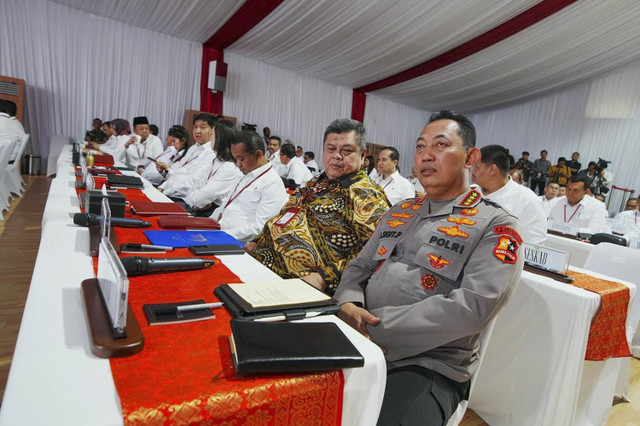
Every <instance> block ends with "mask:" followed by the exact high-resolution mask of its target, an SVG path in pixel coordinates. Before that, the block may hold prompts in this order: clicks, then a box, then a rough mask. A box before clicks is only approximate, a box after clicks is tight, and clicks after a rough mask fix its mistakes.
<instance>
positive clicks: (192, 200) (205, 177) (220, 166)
mask: <svg viewBox="0 0 640 426" xmlns="http://www.w3.org/2000/svg"><path fill="white" fill-rule="evenodd" d="M204 172H205V173H204V174H203V173H202V172H200V175H199V176H196V177H195V179H194V180H193V181H192V182H193V183H192V187H191V191H189V193H188V194H187V196H186V197H185V198H184V200H185V201H186V202H187V204H189V205H190V206H191V207H194V208H196V209H203V208H205V207H207V206H208V205H209V204H211V203H214V204H217V205H218V206H219V205H220V203H221V202H222V200H223V199H224V198H225V197H226V196H227V195H228V194H229V192H230V191H231V190H232V189H233V182H234V181H235V180H236V179H238V178H239V177H240V176H242V172H241V171H240V169H239V168H238V167H237V166H236V165H235V163H234V162H233V161H220V159H218V158H217V155H215V153H214V159H213V161H212V162H211V163H210V166H209V167H208V168H207V169H206V170H204Z"/></svg>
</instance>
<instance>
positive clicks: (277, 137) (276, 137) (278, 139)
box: [269, 136, 282, 146]
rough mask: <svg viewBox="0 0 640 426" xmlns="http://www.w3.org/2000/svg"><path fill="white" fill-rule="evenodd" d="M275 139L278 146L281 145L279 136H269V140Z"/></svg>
mask: <svg viewBox="0 0 640 426" xmlns="http://www.w3.org/2000/svg"><path fill="white" fill-rule="evenodd" d="M271 139H275V140H277V141H278V146H280V145H282V138H281V137H280V136H269V140H271Z"/></svg>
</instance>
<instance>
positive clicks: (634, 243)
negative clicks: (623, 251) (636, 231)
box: [629, 237, 640, 250]
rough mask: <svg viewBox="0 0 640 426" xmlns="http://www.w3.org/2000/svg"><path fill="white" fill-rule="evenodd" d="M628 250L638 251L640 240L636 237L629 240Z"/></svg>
mask: <svg viewBox="0 0 640 426" xmlns="http://www.w3.org/2000/svg"><path fill="white" fill-rule="evenodd" d="M629 248H632V249H636V250H640V238H638V237H631V238H629Z"/></svg>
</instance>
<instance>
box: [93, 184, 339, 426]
mask: <svg viewBox="0 0 640 426" xmlns="http://www.w3.org/2000/svg"><path fill="white" fill-rule="evenodd" d="M100 183H102V182H100ZM96 186H98V185H96ZM120 192H122V193H123V194H124V195H125V197H126V198H127V200H128V201H131V200H138V199H140V200H147V197H146V196H145V195H144V194H143V193H142V191H140V190H137V189H126V190H120ZM127 216H128V217H135V216H133V215H131V213H130V212H128V211H127ZM144 219H145V220H150V221H151V222H152V223H153V226H152V227H151V228H148V229H159V227H158V225H157V217H151V218H149V217H145V218H144ZM115 233H116V237H117V239H118V241H119V242H120V243H122V242H131V243H148V240H147V238H146V237H145V236H144V234H143V233H142V229H129V228H115ZM123 256H126V255H123ZM149 256H154V255H153V254H149ZM155 256H158V257H189V256H191V253H190V252H189V251H188V249H186V248H178V249H174V250H173V251H172V252H167V253H166V254H161V255H155ZM94 267H97V259H94ZM229 282H241V281H240V279H239V278H238V277H237V276H236V275H234V274H233V273H232V272H231V271H229V269H227V267H226V266H224V264H222V262H220V261H219V260H217V261H216V264H215V265H214V266H213V267H211V268H210V269H203V270H197V271H185V272H174V273H170V274H161V275H147V276H141V277H131V278H129V304H130V305H131V307H132V309H133V311H134V314H135V316H136V319H137V320H138V323H139V324H140V327H141V329H142V333H143V334H144V337H145V347H144V349H143V350H142V352H140V353H139V354H136V355H134V356H131V357H127V358H114V359H111V360H110V363H111V371H112V374H113V379H114V383H115V386H116V389H117V391H118V394H119V396H120V401H121V405H122V415H123V419H124V423H125V424H144V425H149V424H152V425H156V424H157V425H166V424H194V423H202V424H216V425H218V424H230V425H231V424H255V425H297V424H314V425H316V424H317V425H335V424H340V422H341V418H342V396H343V395H342V393H343V389H344V377H343V375H342V371H340V370H339V371H330V372H318V373H309V374H295V375H294V374H278V375H255V376H240V375H235V372H234V369H233V362H232V360H231V353H230V350H229V344H228V340H227V339H228V336H229V335H230V334H231V329H230V327H229V320H230V319H231V317H230V315H229V314H228V313H227V311H226V310H225V309H224V308H223V309H216V310H215V314H216V318H215V319H213V320H208V321H199V322H190V323H185V324H173V325H163V326H153V327H152V326H149V325H148V322H147V319H146V317H145V315H144V311H143V309H142V305H143V304H145V303H167V302H176V301H186V300H195V299H204V300H205V301H206V302H215V301H217V299H216V298H215V296H214V295H213V289H214V288H215V287H216V286H218V285H220V284H222V283H229Z"/></svg>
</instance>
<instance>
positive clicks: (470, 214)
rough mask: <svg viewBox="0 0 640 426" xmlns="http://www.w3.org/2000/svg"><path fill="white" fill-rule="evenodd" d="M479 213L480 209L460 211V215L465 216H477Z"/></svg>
mask: <svg viewBox="0 0 640 426" xmlns="http://www.w3.org/2000/svg"><path fill="white" fill-rule="evenodd" d="M477 213H478V209H476V208H475V207H474V208H472V209H462V210H460V214H461V215H463V216H475V215H476V214H477Z"/></svg>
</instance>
